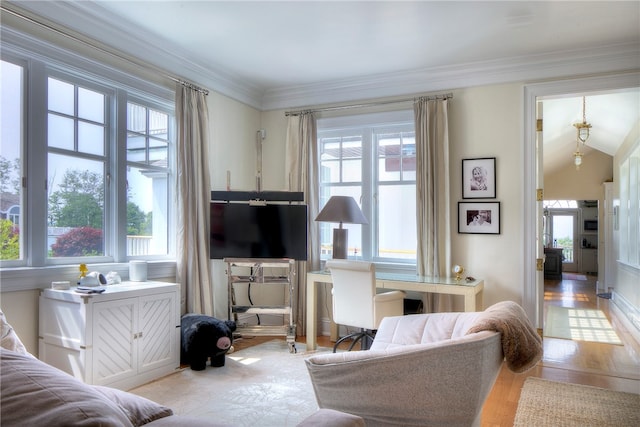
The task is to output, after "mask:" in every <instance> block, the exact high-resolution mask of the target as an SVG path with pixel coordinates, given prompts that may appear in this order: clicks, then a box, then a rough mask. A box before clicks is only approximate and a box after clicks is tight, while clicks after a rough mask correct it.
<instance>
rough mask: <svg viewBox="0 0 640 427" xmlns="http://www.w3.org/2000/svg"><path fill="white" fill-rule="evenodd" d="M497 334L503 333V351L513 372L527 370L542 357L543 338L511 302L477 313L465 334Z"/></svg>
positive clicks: (523, 313) (522, 312)
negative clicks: (490, 332)
mask: <svg viewBox="0 0 640 427" xmlns="http://www.w3.org/2000/svg"><path fill="white" fill-rule="evenodd" d="M480 331H496V332H500V334H502V352H503V353H504V358H505V361H506V362H507V367H508V368H509V369H510V370H511V371H513V372H516V373H521V372H525V371H528V370H529V369H531V368H533V367H534V366H535V364H536V363H538V361H539V360H540V359H541V358H542V338H540V335H538V332H537V331H536V330H535V328H534V327H533V326H532V325H531V322H529V319H528V318H527V315H526V313H525V312H524V310H523V309H522V307H520V306H519V305H518V304H516V303H515V302H513V301H502V302H499V303H497V304H494V305H492V306H491V307H489V308H487V309H486V310H485V311H483V312H482V313H480V316H479V317H478V319H477V322H476V323H475V325H474V326H472V327H471V329H469V330H468V331H467V334H471V333H474V332H480Z"/></svg>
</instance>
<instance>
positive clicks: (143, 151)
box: [127, 133, 147, 162]
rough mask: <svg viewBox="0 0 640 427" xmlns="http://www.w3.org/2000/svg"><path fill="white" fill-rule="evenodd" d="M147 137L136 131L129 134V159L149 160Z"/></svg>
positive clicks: (132, 160)
mask: <svg viewBox="0 0 640 427" xmlns="http://www.w3.org/2000/svg"><path fill="white" fill-rule="evenodd" d="M145 144H146V138H145V137H144V136H141V135H138V134H136V133H129V134H128V135H127V160H128V161H130V162H145V161H146V160H147V157H146V156H147V147H146V145H145Z"/></svg>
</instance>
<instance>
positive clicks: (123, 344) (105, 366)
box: [89, 298, 138, 385]
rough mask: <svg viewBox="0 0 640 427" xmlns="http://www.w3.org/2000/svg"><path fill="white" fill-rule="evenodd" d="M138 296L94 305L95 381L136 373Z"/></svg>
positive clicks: (95, 382) (105, 380)
mask: <svg viewBox="0 0 640 427" xmlns="http://www.w3.org/2000/svg"><path fill="white" fill-rule="evenodd" d="M137 305H138V304H137V298H125V299H119V300H113V301H105V302H98V303H95V304H93V309H94V312H93V313H94V317H93V328H92V329H93V351H92V352H90V353H93V354H92V357H89V359H90V363H92V365H93V369H90V371H92V372H93V378H92V379H91V380H90V382H91V383H92V384H99V385H104V384H109V383H113V382H114V381H119V380H121V379H125V378H127V377H129V376H132V375H135V374H136V372H137V356H136V345H137V343H136V341H137V339H136V337H137V335H136V334H137V330H138V321H137V317H138V307H137Z"/></svg>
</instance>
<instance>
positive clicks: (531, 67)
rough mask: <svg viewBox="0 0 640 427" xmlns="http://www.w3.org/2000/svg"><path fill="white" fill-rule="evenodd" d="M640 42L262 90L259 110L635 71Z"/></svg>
mask: <svg viewBox="0 0 640 427" xmlns="http://www.w3.org/2000/svg"><path fill="white" fill-rule="evenodd" d="M638 52H640V44H638V43H630V44H621V45H614V46H602V47H599V48H592V49H585V50H579V51H570V52H554V53H549V54H542V55H536V56H523V57H518V58H509V59H504V60H495V61H482V62H474V63H467V64H459V65H456V66H450V67H436V68H426V69H421V70H412V71H406V72H399V73H393V74H384V75H378V76H369V77H363V78H356V79H345V80H340V81H332V82H324V83H318V84H314V85H306V86H290V87H280V88H276V89H271V90H267V91H266V92H265V96H264V98H263V99H262V103H261V106H262V109H263V110H275V109H282V108H300V107H308V106H313V105H322V104H331V103H338V102H347V101H358V100H365V99H373V98H384V97H391V96H403V95H404V96H406V95H413V94H419V93H429V92H434V91H442V90H452V89H456V88H464V87H473V86H481V85H491V84H503V83H513V82H530V81H543V80H547V79H557V78H564V77H573V76H583V75H590V74H602V73H611V72H621V71H627V70H640V55H639V54H638Z"/></svg>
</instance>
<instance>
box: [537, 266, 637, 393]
mask: <svg viewBox="0 0 640 427" xmlns="http://www.w3.org/2000/svg"><path fill="white" fill-rule="evenodd" d="M544 282H545V296H544V299H545V301H544V312H545V319H546V317H547V309H548V306H549V305H557V306H561V307H574V308H585V309H600V310H602V311H603V312H604V313H605V315H606V316H607V319H608V320H609V321H610V322H611V325H612V326H613V328H614V330H615V331H616V333H617V334H618V337H619V338H620V340H621V341H622V343H623V344H624V345H613V344H602V343H593V342H586V341H574V340H566V339H557V338H549V337H545V338H544V356H543V360H542V365H543V366H547V367H558V368H564V369H571V370H577V371H582V372H590V373H595V374H602V375H608V376H612V377H619V378H629V379H635V380H640V343H638V342H637V341H635V340H634V339H633V337H632V336H631V335H630V333H629V332H628V330H627V329H626V327H625V325H624V324H623V323H622V322H621V320H620V319H619V318H618V317H617V316H616V312H615V310H610V309H609V308H610V305H613V303H612V302H611V301H610V300H608V299H605V298H600V297H598V296H597V295H596V276H591V275H582V274H571V273H563V280H545V281H544ZM545 326H546V325H545ZM638 392H640V390H638Z"/></svg>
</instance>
